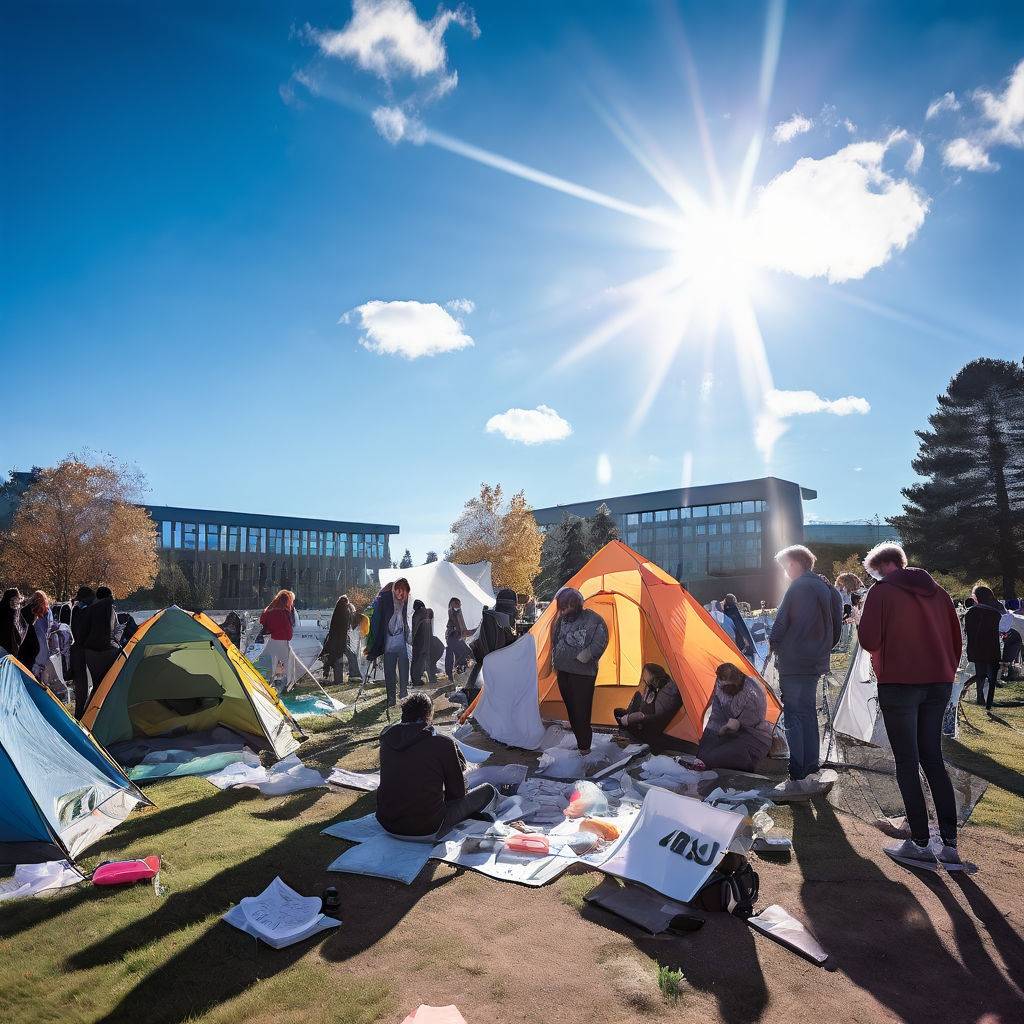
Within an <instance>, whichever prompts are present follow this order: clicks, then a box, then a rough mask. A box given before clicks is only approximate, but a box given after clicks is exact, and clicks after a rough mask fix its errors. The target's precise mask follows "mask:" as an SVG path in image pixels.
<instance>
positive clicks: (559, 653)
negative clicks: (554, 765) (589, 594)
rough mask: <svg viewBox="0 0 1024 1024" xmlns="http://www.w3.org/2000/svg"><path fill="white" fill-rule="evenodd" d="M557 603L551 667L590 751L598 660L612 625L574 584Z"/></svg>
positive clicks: (583, 746)
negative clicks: (593, 607)
mask: <svg viewBox="0 0 1024 1024" xmlns="http://www.w3.org/2000/svg"><path fill="white" fill-rule="evenodd" d="M555 606H556V614H555V621H554V622H553V623H552V624H551V667H552V668H553V669H554V670H555V673H556V674H557V676H558V692H559V693H560V694H561V696H562V702H563V703H564V704H565V710H566V713H567V714H568V716H569V727H570V728H571V729H572V731H573V734H574V735H575V737H576V745H577V747H579V752H580V753H581V754H589V753H590V744H591V741H592V739H593V731H592V730H591V728H590V717H591V713H592V711H593V708H594V685H595V683H596V681H597V666H598V662H599V661H600V660H601V655H602V654H604V651H605V648H606V647H607V646H608V627H607V626H606V625H605V624H604V619H602V618H601V616H600V615H598V614H597V612H592V611H591V610H590V609H589V608H584V607H583V595H582V594H581V593H580V592H579V591H578V590H575V589H573V588H572V587H563V588H562V589H561V590H560V591H559V592H558V593H557V594H556V595H555Z"/></svg>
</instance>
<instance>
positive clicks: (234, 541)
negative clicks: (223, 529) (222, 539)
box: [228, 526, 238, 551]
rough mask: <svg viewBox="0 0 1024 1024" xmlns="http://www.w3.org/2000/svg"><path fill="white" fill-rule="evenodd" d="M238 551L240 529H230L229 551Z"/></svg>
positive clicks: (231, 527)
mask: <svg viewBox="0 0 1024 1024" xmlns="http://www.w3.org/2000/svg"><path fill="white" fill-rule="evenodd" d="M237 550H238V527H237V526H229V527H228V551H237Z"/></svg>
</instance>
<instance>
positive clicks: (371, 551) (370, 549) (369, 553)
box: [364, 533, 379, 558]
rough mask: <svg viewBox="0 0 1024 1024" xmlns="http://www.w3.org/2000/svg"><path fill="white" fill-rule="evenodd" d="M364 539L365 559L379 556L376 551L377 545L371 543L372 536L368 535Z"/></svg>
mask: <svg viewBox="0 0 1024 1024" xmlns="http://www.w3.org/2000/svg"><path fill="white" fill-rule="evenodd" d="M364 539H365V541H366V557H367V558H378V557H379V556H378V554H377V551H376V548H377V545H376V544H374V542H373V534H372V533H368V534H367V535H366V537H365V538H364Z"/></svg>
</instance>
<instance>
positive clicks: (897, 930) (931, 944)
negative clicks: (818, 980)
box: [793, 799, 1020, 1024]
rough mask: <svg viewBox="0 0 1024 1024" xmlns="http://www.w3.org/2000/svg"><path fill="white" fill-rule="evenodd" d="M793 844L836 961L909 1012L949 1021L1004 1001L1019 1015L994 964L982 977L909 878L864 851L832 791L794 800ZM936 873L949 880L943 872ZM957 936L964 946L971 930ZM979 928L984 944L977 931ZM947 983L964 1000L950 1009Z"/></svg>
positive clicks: (902, 1014) (906, 1016)
mask: <svg viewBox="0 0 1024 1024" xmlns="http://www.w3.org/2000/svg"><path fill="white" fill-rule="evenodd" d="M793 849H794V852H795V854H796V859H797V862H798V863H799V865H800V869H801V874H802V875H803V882H802V885H801V901H802V904H803V908H804V911H805V913H806V915H807V919H808V924H809V925H810V927H811V930H812V931H813V932H814V933H815V935H816V936H817V938H818V940H819V941H820V942H821V944H822V946H824V948H825V949H826V950H827V951H828V953H829V954H830V955H831V957H832V958H833V962H834V964H835V966H836V968H837V969H838V970H839V971H840V972H842V973H843V974H845V975H846V976H847V977H848V978H849V979H850V980H851V981H852V982H853V983H854V984H855V985H857V986H858V987H859V988H862V989H864V990H865V991H866V992H869V993H870V994H871V995H872V996H873V997H874V998H875V999H877V1000H878V1001H879V1002H880V1003H882V1004H883V1005H884V1006H886V1007H888V1008H889V1009H890V1010H891V1011H892V1012H893V1013H894V1014H896V1015H897V1016H898V1017H899V1018H900V1019H901V1020H906V1021H918V1020H921V1021H923V1020H931V1019H934V1018H935V1017H936V1016H937V1015H940V1016H941V1019H942V1020H943V1021H944V1022H945V1024H954V1022H963V1024H968V1022H970V1024H974V1022H976V1021H977V1020H978V1018H979V1016H980V1015H981V1014H982V1013H983V1012H984V1011H989V1012H998V1011H1005V1012H1006V1013H1007V1018H1006V1019H1007V1020H1010V1019H1014V1018H1015V1017H1016V1016H1017V1015H1019V1012H1020V1002H1019V997H1018V996H1017V994H1016V993H1015V992H1014V990H1013V989H1012V988H1011V987H1010V985H1008V984H1007V982H1006V981H1005V980H1004V979H1003V978H1002V977H1001V976H1000V977H996V978H993V977H992V976H991V974H989V973H987V972H986V974H985V976H984V977H979V976H978V975H977V974H975V973H974V972H973V971H972V970H971V969H970V968H969V966H968V967H965V966H964V964H963V963H961V962H960V960H958V959H957V958H956V957H954V956H953V955H951V954H950V952H949V951H948V950H947V948H946V946H945V945H944V944H943V941H942V939H941V938H940V936H939V934H938V932H937V930H936V927H935V923H934V922H933V921H932V920H931V918H930V917H929V912H928V910H927V909H926V908H925V907H924V906H923V905H922V903H921V901H920V900H919V899H918V898H917V897H916V896H915V895H914V893H913V892H912V891H911V889H910V885H909V884H908V882H909V878H908V882H902V881H894V880H892V879H890V878H889V877H887V876H886V874H885V873H884V872H883V871H882V869H881V867H879V865H878V864H876V863H875V862H874V861H873V860H870V859H868V858H867V857H863V856H861V855H860V854H859V853H857V851H856V850H855V849H854V848H853V846H852V844H851V843H850V841H849V839H848V838H847V835H846V831H845V829H844V828H843V825H842V822H840V820H839V818H838V817H837V815H836V813H835V811H834V810H833V808H832V807H831V806H830V805H829V804H828V803H827V801H826V800H824V799H817V800H815V801H814V802H813V806H812V805H811V804H807V803H797V804H794V805H793ZM883 856H884V855H883ZM896 870H904V869H902V868H897V869H896ZM906 870H907V871H908V872H909V873H911V874H913V872H911V869H909V868H908V869H906ZM928 877H929V878H930V879H931V881H932V882H934V883H935V885H942V886H944V885H945V878H944V877H943V876H941V875H929V876H928ZM931 891H932V892H936V891H937V890H936V889H935V888H934V887H933V888H932V889H931ZM948 895H949V894H948V892H947V896H948ZM943 905H945V900H943ZM961 916H965V915H962V912H961ZM963 923H964V922H963V921H961V922H960V925H961V927H962V926H963ZM954 927H956V921H954ZM957 937H958V942H959V943H960V945H961V948H963V944H964V943H965V942H967V940H968V936H967V933H966V932H963V933H962V934H961V933H960V932H958V934H957ZM973 938H974V941H975V942H976V943H977V944H979V945H980V938H979V937H978V935H977V932H976V931H975V932H974V935H973ZM940 992H955V993H956V1000H955V1001H953V1000H943V1001H942V1002H941V1014H939V1005H940V1002H939V996H938V993H940Z"/></svg>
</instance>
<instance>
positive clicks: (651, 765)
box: [640, 754, 718, 785]
mask: <svg viewBox="0 0 1024 1024" xmlns="http://www.w3.org/2000/svg"><path fill="white" fill-rule="evenodd" d="M640 776H641V778H643V779H645V780H646V781H651V780H653V779H659V778H660V779H671V780H672V781H673V782H676V783H682V784H684V785H688V784H691V783H696V782H705V781H707V780H709V779H717V778H718V772H711V771H706V772H696V771H694V770H693V769H692V768H685V767H684V766H683V765H681V764H679V762H678V761H676V760H675V759H674V758H671V757H668V756H667V755H666V754H658V755H657V756H655V757H652V758H650V759H649V760H647V761H644V763H643V764H642V765H641V766H640Z"/></svg>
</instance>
